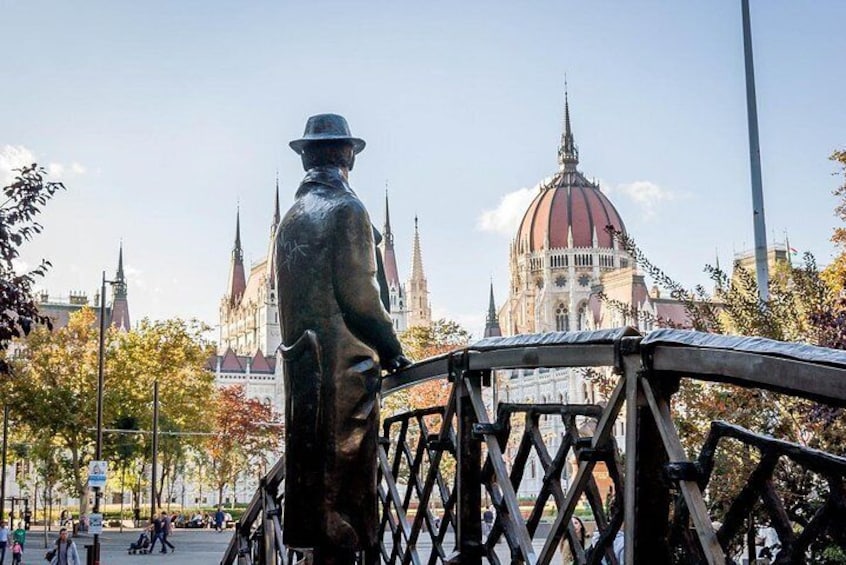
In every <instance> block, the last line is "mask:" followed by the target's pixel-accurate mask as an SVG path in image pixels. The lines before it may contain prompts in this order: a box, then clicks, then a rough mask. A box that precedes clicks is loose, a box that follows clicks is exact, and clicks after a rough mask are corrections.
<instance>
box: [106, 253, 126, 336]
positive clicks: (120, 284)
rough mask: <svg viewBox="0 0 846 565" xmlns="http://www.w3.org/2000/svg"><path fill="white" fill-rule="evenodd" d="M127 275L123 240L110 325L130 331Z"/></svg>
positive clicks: (113, 290) (113, 285)
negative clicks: (124, 266)
mask: <svg viewBox="0 0 846 565" xmlns="http://www.w3.org/2000/svg"><path fill="white" fill-rule="evenodd" d="M126 294H127V293H126V276H125V274H124V271H123V241H121V242H120V250H119V251H118V266H117V272H116V273H115V280H114V283H112V308H111V312H110V315H111V320H110V322H109V323H110V325H113V326H116V327H117V328H118V329H119V330H124V331H129V329H130V325H129V302H128V301H127V299H126Z"/></svg>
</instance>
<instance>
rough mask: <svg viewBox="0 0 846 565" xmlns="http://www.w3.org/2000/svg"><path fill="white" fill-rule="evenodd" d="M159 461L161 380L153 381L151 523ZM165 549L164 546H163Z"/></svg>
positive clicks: (154, 509)
mask: <svg viewBox="0 0 846 565" xmlns="http://www.w3.org/2000/svg"><path fill="white" fill-rule="evenodd" d="M158 459H159V379H156V380H155V381H153V465H152V468H151V469H150V523H151V524H152V523H153V520H155V519H156V480H157V479H158V477H157V476H156V475H157V473H156V471H157V469H156V467H157V465H158V463H159V462H158ZM162 549H164V546H162Z"/></svg>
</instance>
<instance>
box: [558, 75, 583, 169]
mask: <svg viewBox="0 0 846 565" xmlns="http://www.w3.org/2000/svg"><path fill="white" fill-rule="evenodd" d="M558 164H559V165H560V166H561V168H562V169H564V170H565V171H574V170H576V165H578V164H579V148H578V147H576V141H575V139H573V130H572V129H571V128H570V100H569V96H568V92H567V77H566V76H565V77H564V132H563V133H562V134H561V145H560V146H559V147H558Z"/></svg>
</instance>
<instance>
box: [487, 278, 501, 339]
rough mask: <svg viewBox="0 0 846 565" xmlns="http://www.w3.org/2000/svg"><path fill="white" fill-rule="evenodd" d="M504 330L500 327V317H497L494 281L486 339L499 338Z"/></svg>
mask: <svg viewBox="0 0 846 565" xmlns="http://www.w3.org/2000/svg"><path fill="white" fill-rule="evenodd" d="M501 335H502V329H500V327H499V317H498V316H497V315H496V302H495V301H494V293H493V281H491V297H490V303H489V304H488V316H487V318H486V324H485V337H499V336H501Z"/></svg>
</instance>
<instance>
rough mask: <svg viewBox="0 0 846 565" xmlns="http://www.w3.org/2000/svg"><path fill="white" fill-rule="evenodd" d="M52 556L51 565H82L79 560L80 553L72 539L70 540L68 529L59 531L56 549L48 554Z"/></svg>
mask: <svg viewBox="0 0 846 565" xmlns="http://www.w3.org/2000/svg"><path fill="white" fill-rule="evenodd" d="M47 554H48V555H50V554H52V555H51V556H50V565H82V562H81V561H80V560H79V552H78V551H77V550H76V544H75V543H74V541H73V540H72V539H68V529H67V528H62V529H61V530H59V539H57V540H56V547H54V548H53V549H52V550H51V551H49V552H48V553H47Z"/></svg>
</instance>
